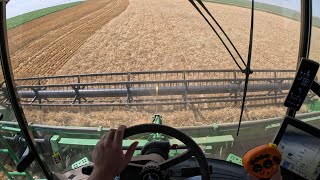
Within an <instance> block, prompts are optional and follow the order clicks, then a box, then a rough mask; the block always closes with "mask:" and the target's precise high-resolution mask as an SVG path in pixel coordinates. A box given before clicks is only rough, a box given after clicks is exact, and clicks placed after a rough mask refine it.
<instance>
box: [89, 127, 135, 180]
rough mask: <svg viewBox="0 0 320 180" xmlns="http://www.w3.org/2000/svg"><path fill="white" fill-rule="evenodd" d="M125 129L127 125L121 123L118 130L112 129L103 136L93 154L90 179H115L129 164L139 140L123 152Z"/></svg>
mask: <svg viewBox="0 0 320 180" xmlns="http://www.w3.org/2000/svg"><path fill="white" fill-rule="evenodd" d="M125 129H126V127H125V126H123V125H121V126H120V127H119V128H118V129H117V130H115V129H111V130H110V131H109V132H108V133H107V134H105V135H103V136H102V138H101V139H100V141H99V142H98V144H97V145H96V147H95V149H94V151H93V154H92V158H93V163H94V170H93V173H92V174H91V175H90V178H89V180H100V179H105V180H113V179H114V178H115V177H116V176H117V175H118V174H120V172H122V171H123V170H124V169H125V168H126V166H127V165H128V164H129V162H130V161H131V158H132V156H133V153H134V151H135V149H136V147H137V145H138V142H134V143H132V144H131V145H130V146H129V148H128V150H127V152H126V153H125V154H123V149H122V140H123V134H124V131H125Z"/></svg>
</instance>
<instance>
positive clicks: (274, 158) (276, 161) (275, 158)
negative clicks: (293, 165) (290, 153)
mask: <svg viewBox="0 0 320 180" xmlns="http://www.w3.org/2000/svg"><path fill="white" fill-rule="evenodd" d="M273 161H274V162H275V163H277V164H280V162H281V160H280V159H279V158H278V157H277V156H273Z"/></svg>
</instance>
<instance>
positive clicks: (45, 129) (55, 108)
mask: <svg viewBox="0 0 320 180" xmlns="http://www.w3.org/2000/svg"><path fill="white" fill-rule="evenodd" d="M195 5H196V6H197V7H199V10H200V11H201V12H202V13H203V16H202V15H201V13H199V12H198V11H197V9H196V8H195V7H194V6H193V5H192V4H191V3H190V2H189V1H187V0H161V1H157V0H86V1H80V0H54V1H41V2H40V1H38V0H31V1H28V2H27V1H23V0H11V1H10V2H9V3H8V4H7V28H8V41H9V50H10V56H11V65H12V69H13V72H14V77H15V82H16V85H17V91H18V95H19V97H20V98H21V104H22V107H23V111H24V113H25V115H26V118H27V121H28V122H29V123H33V125H32V126H34V128H35V129H34V131H33V132H34V134H35V135H36V137H39V138H43V137H44V135H51V137H52V138H53V139H51V141H50V147H51V148H52V152H53V154H54V153H55V152H59V153H60V155H61V157H62V159H63V161H67V159H69V160H68V162H69V164H67V163H65V164H64V166H61V167H60V166H58V165H56V164H54V163H53V162H52V164H51V165H50V169H51V170H52V171H62V170H64V169H66V168H71V165H72V164H73V163H75V162H77V161H78V160H80V159H81V158H83V157H86V156H87V157H88V158H89V159H90V158H91V157H89V156H90V153H89V152H90V151H91V150H92V149H93V147H94V142H97V141H98V139H99V138H100V137H101V134H102V133H103V130H107V129H108V128H116V127H118V126H119V125H120V124H124V125H126V126H132V125H136V124H143V123H152V122H154V123H155V122H156V123H160V122H159V121H156V120H155V119H158V118H159V117H160V116H161V118H160V119H161V123H163V124H166V125H169V126H172V127H175V128H180V127H183V132H185V133H186V134H188V135H189V136H191V137H192V138H194V139H195V140H196V142H197V143H199V144H201V145H203V146H204V147H205V148H204V149H206V154H207V155H208V156H210V157H214V158H217V159H222V160H227V159H228V157H229V156H230V154H233V155H236V156H239V157H242V156H243V154H244V153H245V152H246V151H247V150H249V148H251V147H254V146H256V145H260V144H263V143H268V142H271V141H272V138H273V137H274V135H275V134H276V132H277V130H278V128H279V126H280V124H279V123H280V122H281V121H280V120H281V118H282V117H283V116H284V115H285V113H286V108H285V107H284V106H283V102H284V99H285V97H286V95H287V93H288V90H289V89H290V87H291V84H292V81H293V78H294V76H295V70H296V68H297V63H298V52H299V45H300V42H299V40H300V24H301V23H300V15H301V12H300V11H301V10H300V9H301V5H300V0H285V1H278V0H272V1H270V0H257V1H255V19H254V29H253V44H252V46H253V49H252V60H251V61H252V62H251V70H252V71H253V73H252V74H251V75H250V78H249V86H248V92H247V97H246V103H245V108H244V115H243V121H244V123H243V125H242V128H241V129H240V134H239V136H237V135H236V129H237V125H238V121H239V116H240V112H241V103H242V98H243V91H244V83H245V74H244V73H243V72H241V70H244V69H245V68H246V65H247V59H248V53H249V52H248V49H249V38H250V20H251V1H247V0H207V1H206V2H204V5H205V7H206V8H207V9H208V11H209V12H210V13H211V15H212V17H210V15H209V14H207V13H206V11H205V9H204V7H202V6H201V4H199V3H195ZM313 7H314V9H313V12H316V11H317V10H316V9H315V7H317V8H318V7H319V6H315V5H314V6H313ZM318 12H319V11H318ZM319 18H320V17H319V14H314V19H315V20H314V21H313V23H314V26H313V32H312V50H311V52H310V54H311V55H310V56H311V57H310V58H311V59H314V60H317V59H318V60H319V59H320V53H319V37H320V30H319V24H317V23H318V20H319ZM206 19H207V20H208V22H209V23H210V24H211V25H212V27H210V25H209V24H208V22H207V21H206ZM5 103H7V104H8V102H5ZM315 103H317V100H314V99H311V98H310V99H308V101H307V103H305V105H304V106H303V107H302V108H301V110H300V112H299V113H300V115H299V117H301V118H309V117H310V116H311V115H310V114H312V113H313V115H312V117H314V116H316V112H312V111H317V108H313V107H315V106H316V105H315ZM154 115H159V116H154ZM98 127H99V128H98ZM103 128H104V129H103ZM64 138H65V139H64ZM197 138H198V139H197ZM61 139H62V140H64V141H63V143H62V142H61V141H62V140H61ZM92 139H94V140H96V141H94V142H93V141H90V140H92ZM138 139H146V137H145V136H141V137H138ZM75 141H76V142H77V143H72V142H75ZM70 143H71V144H70ZM79 152H81V153H79ZM39 153H40V154H41V153H42V154H44V152H39ZM45 158H47V159H50V160H51V161H52V155H48V156H45ZM235 163H237V162H235ZM66 164H67V165H66Z"/></svg>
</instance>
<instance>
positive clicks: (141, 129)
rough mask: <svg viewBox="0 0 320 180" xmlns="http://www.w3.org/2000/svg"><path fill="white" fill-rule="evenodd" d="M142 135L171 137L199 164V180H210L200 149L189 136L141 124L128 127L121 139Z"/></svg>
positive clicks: (172, 129)
mask: <svg viewBox="0 0 320 180" xmlns="http://www.w3.org/2000/svg"><path fill="white" fill-rule="evenodd" d="M142 133H162V134H165V135H168V136H171V137H174V138H176V139H178V140H179V141H181V142H182V143H184V144H185V145H186V146H187V147H188V151H190V152H192V154H193V155H194V157H195V158H196V160H197V161H198V163H199V166H200V171H201V179H202V180H209V179H210V170H209V165H208V161H207V159H206V157H205V155H204V154H203V152H202V150H201V149H200V147H199V146H198V145H197V143H196V142H194V140H193V139H191V138H190V137H189V136H187V135H185V134H184V133H182V132H181V131H179V130H177V129H174V128H172V127H169V126H165V125H159V124H141V125H136V126H132V127H129V128H127V129H126V130H125V132H124V136H123V138H124V139H125V138H128V137H130V136H133V135H135V134H142Z"/></svg>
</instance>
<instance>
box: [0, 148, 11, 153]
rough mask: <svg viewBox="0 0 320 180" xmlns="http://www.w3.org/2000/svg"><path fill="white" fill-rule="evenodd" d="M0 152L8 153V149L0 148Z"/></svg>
mask: <svg viewBox="0 0 320 180" xmlns="http://www.w3.org/2000/svg"><path fill="white" fill-rule="evenodd" d="M0 153H1V154H8V153H9V150H8V149H0Z"/></svg>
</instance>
